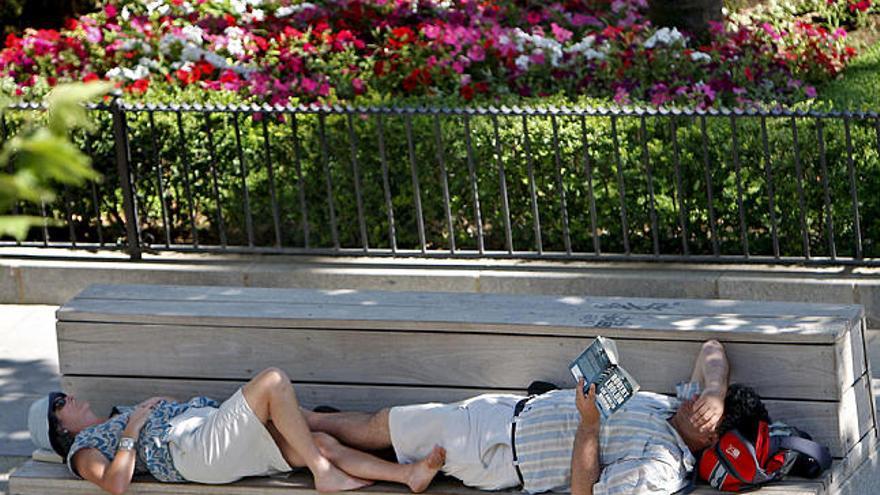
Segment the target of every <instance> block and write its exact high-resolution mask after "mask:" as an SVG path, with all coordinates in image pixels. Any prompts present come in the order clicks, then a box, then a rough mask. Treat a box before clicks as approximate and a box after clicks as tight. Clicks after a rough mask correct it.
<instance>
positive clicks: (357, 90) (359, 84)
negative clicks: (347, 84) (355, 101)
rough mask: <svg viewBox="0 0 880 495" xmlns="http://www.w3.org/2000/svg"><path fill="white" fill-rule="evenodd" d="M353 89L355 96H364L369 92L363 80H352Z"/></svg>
mask: <svg viewBox="0 0 880 495" xmlns="http://www.w3.org/2000/svg"><path fill="white" fill-rule="evenodd" d="M351 87H352V88H354V94H356V95H362V94H364V92H366V90H367V87H366V85H365V84H364V81H362V80H361V79H358V78H354V79H352V81H351Z"/></svg>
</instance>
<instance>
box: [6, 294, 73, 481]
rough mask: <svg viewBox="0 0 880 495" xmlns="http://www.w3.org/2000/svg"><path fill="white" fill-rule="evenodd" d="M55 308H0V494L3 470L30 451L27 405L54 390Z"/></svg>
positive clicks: (31, 449)
mask: <svg viewBox="0 0 880 495" xmlns="http://www.w3.org/2000/svg"><path fill="white" fill-rule="evenodd" d="M56 309H57V306H45V305H28V306H24V305H0V494H4V493H5V492H6V484H7V478H8V476H9V471H11V470H12V468H13V467H15V466H18V465H19V464H21V463H22V462H24V460H25V459H27V457H28V456H30V455H31V452H33V450H34V448H33V445H32V444H31V441H30V436H29V434H28V431H27V410H28V406H29V405H30V403H31V401H33V400H34V399H36V398H37V397H40V396H41V395H43V394H45V393H48V392H49V391H52V390H57V389H58V388H59V386H60V385H59V380H58V348H57V345H56V340H55V310H56Z"/></svg>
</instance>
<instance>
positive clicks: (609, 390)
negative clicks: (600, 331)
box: [569, 336, 640, 420]
mask: <svg viewBox="0 0 880 495" xmlns="http://www.w3.org/2000/svg"><path fill="white" fill-rule="evenodd" d="M619 360H620V354H619V353H618V352H617V344H616V343H615V342H614V341H613V340H611V339H609V338H606V337H602V336H598V337H596V339H595V340H594V341H593V343H592V344H590V346H589V347H587V348H586V349H585V350H584V352H582V353H581V355H580V356H578V357H577V358H576V359H575V360H574V361H572V362H571V364H570V365H569V369H570V370H571V374H572V375H573V376H574V379H575V380H579V379H580V378H583V379H584V393H587V391H588V390H589V388H590V385H591V384H593V383H595V384H596V407H597V408H598V409H599V413H600V414H601V415H602V419H603V420H604V419H606V418H608V416H611V415H612V414H614V412H615V411H617V410H618V409H620V408H621V407H623V405H624V404H625V403H626V401H628V400H629V399H631V398H632V396H633V395H635V394H636V392H638V391H639V388H640V386H639V384H638V382H636V380H635V379H634V378H633V377H632V375H630V374H629V372H627V371H626V370H625V369H624V368H623V367H622V366H621V365H620V362H619Z"/></svg>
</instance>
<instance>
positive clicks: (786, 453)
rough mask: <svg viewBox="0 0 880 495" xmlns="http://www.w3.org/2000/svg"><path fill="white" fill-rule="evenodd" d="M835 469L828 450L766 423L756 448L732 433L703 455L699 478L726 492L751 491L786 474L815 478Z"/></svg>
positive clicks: (794, 431) (760, 428) (789, 429)
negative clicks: (832, 466)
mask: <svg viewBox="0 0 880 495" xmlns="http://www.w3.org/2000/svg"><path fill="white" fill-rule="evenodd" d="M829 466H831V455H830V453H829V452H828V449H827V448H826V447H824V446H822V445H819V444H818V443H816V442H813V441H812V440H811V439H810V438H809V435H807V434H806V433H804V432H802V431H800V430H798V429H797V428H792V427H788V426H785V425H779V426H777V424H774V425H773V427H772V428H771V426H770V425H768V424H767V423H766V422H764V421H761V422H760V423H759V425H758V436H757V439H756V440H755V443H754V444H752V442H750V441H749V440H747V439H746V438H745V437H744V436H743V435H742V434H741V433H740V432H739V431H737V430H731V431H728V432H726V433H724V434H723V435H721V437H720V438H719V439H718V441H717V442H716V443H715V445H713V446H711V447H709V448H707V449H706V450H704V451H703V454H702V456H701V457H700V461H699V464H698V465H697V473H696V474H697V475H698V476H699V478H700V479H702V480H705V481H707V482H709V484H710V485H712V486H713V487H714V488H717V489H718V490H721V491H725V492H739V491H743V490H751V489H754V488H757V487H759V486H761V485H764V484H766V483H770V482H771V481H775V480H778V479H781V478H782V477H783V476H785V475H786V474H789V473H792V474H796V475H798V476H804V477H808V478H815V477H817V476H819V475H820V474H821V473H822V472H823V471H824V470H826V469H828V467H829Z"/></svg>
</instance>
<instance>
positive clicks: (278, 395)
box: [242, 368, 369, 492]
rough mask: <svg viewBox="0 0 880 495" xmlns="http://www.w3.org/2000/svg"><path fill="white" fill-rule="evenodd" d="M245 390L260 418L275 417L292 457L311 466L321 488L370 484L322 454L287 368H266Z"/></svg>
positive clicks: (317, 484)
mask: <svg viewBox="0 0 880 495" xmlns="http://www.w3.org/2000/svg"><path fill="white" fill-rule="evenodd" d="M242 393H243V394H244V398H245V400H246V401H247V403H248V405H249V406H250V407H251V409H252V410H253V411H254V414H256V415H257V417H258V418H259V419H260V421H261V422H262V423H263V424H268V423H269V421H271V422H272V424H273V426H274V427H275V428H276V429H277V431H278V432H279V433H280V434H281V436H283V437H284V439H285V440H286V442H287V445H288V446H289V448H285V449H286V450H288V451H289V452H288V453H287V455H289V456H290V458H289V459H288V461H294V462H293V463H292V464H294V465H302V464H305V465H306V466H308V468H309V470H310V471H311V472H312V475H313V476H314V478H315V489H317V490H318V491H319V492H338V491H343V490H355V489H358V488H361V487H363V486H366V485H368V484H369V482H367V481H364V480H359V479H357V478H353V477H351V476H349V475H347V474H346V473H344V472H343V471H342V470H340V469H339V468H337V467H336V466H334V465H333V464H332V463H331V462H330V460H329V459H327V458H326V457H325V456H324V455H323V454H321V452H320V451H319V450H318V447H317V446H316V445H315V442H314V440H313V438H312V433H311V431H309V427H308V425H307V424H306V421H305V419H304V418H303V416H302V414H301V413H300V409H299V402H297V400H296V394H294V391H293V386H292V385H291V384H290V379H289V378H288V377H287V375H286V374H285V373H284V372H283V371H281V370H279V369H277V368H269V369H266V370H263V371H262V372H260V373H259V374H258V375H257V376H255V377H254V378H253V379H252V380H251V381H249V382H248V383H247V384H246V385H245V386H244V387H243V388H242ZM282 452H283V450H282ZM287 455H286V456H285V457H286V458H287Z"/></svg>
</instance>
